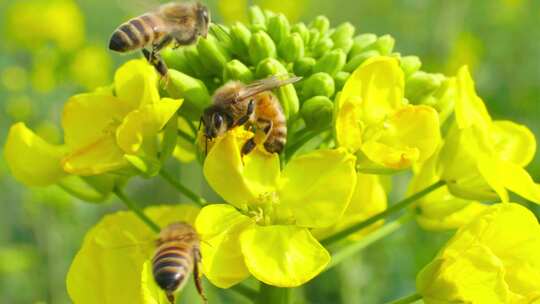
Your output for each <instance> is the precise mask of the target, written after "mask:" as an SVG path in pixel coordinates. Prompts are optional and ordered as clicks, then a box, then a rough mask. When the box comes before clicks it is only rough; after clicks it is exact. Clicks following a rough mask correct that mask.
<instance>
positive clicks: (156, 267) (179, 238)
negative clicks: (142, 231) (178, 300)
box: [152, 222, 207, 304]
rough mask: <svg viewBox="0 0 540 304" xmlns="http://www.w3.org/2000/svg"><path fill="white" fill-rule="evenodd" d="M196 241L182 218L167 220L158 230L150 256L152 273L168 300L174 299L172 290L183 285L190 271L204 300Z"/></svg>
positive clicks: (192, 230)
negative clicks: (155, 244) (155, 242)
mask: <svg viewBox="0 0 540 304" xmlns="http://www.w3.org/2000/svg"><path fill="white" fill-rule="evenodd" d="M199 242H200V241H199V236H198V235H197V232H196V231H195V229H193V227H192V226H191V225H189V224H187V223H185V222H178V223H173V224H170V225H169V226H167V227H165V228H163V229H162V230H161V232H160V233H159V238H158V240H157V249H156V252H155V254H154V258H153V259H152V273H153V275H154V279H155V281H156V283H157V284H158V286H159V287H160V288H161V289H163V291H165V294H166V295H167V299H168V300H169V301H170V302H171V304H174V303H175V293H176V292H178V291H179V290H180V289H182V288H183V287H184V285H185V284H186V282H187V280H188V276H189V275H190V274H191V272H193V277H194V279H195V286H196V288H197V291H198V292H199V294H200V295H201V297H202V299H203V301H204V302H205V303H206V302H207V300H206V296H205V295H204V292H203V288H202V282H201V278H200V275H199V265H198V264H199V263H200V261H201V253H200V244H199Z"/></svg>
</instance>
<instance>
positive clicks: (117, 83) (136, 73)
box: [114, 59, 159, 108]
mask: <svg viewBox="0 0 540 304" xmlns="http://www.w3.org/2000/svg"><path fill="white" fill-rule="evenodd" d="M157 84H158V76H157V74H156V71H155V70H154V68H153V67H152V66H151V65H149V64H148V62H146V60H142V59H139V60H131V61H128V62H127V63H125V64H124V65H122V66H121V67H120V68H119V69H118V70H117V71H116V73H115V75H114V87H115V92H116V96H118V98H120V99H122V100H124V101H127V102H129V103H130V104H131V106H132V107H133V108H138V107H139V106H141V105H143V104H146V103H154V102H157V101H159V92H158V88H157Z"/></svg>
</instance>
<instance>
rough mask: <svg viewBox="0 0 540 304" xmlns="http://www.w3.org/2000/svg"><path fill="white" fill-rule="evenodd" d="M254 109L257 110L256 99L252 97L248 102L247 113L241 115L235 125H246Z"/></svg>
mask: <svg viewBox="0 0 540 304" xmlns="http://www.w3.org/2000/svg"><path fill="white" fill-rule="evenodd" d="M253 111H255V101H254V100H253V99H252V100H250V101H249V103H248V106H247V112H246V115H244V116H242V117H240V118H239V119H238V120H237V121H236V123H235V124H234V126H235V127H236V126H241V125H244V124H245V123H247V122H248V121H249V119H250V118H251V114H253Z"/></svg>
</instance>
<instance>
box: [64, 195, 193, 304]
mask: <svg viewBox="0 0 540 304" xmlns="http://www.w3.org/2000/svg"><path fill="white" fill-rule="evenodd" d="M198 212H199V209H198V208H195V207H192V206H188V205H176V206H153V207H150V208H147V209H146V210H145V213H146V215H148V216H149V217H150V218H151V219H152V220H153V221H154V222H155V223H157V224H158V225H159V226H160V227H165V226H167V225H169V224H171V223H174V222H179V221H184V222H188V223H191V224H193V222H194V221H195V218H196V217H197V214H198ZM156 238H157V235H156V234H155V233H154V232H153V231H152V230H151V229H150V228H149V227H148V226H147V225H145V224H144V222H142V221H141V220H140V219H139V218H137V216H135V214H134V213H133V212H127V211H121V212H117V213H114V214H110V215H107V216H105V217H104V218H103V219H102V220H101V221H100V222H99V223H98V224H97V225H96V226H94V227H93V228H92V229H91V230H90V231H89V232H88V233H87V234H86V237H85V238H84V242H83V244H82V246H81V248H80V250H79V252H77V255H76V256H75V258H74V260H73V262H72V264H71V267H70V268H69V272H68V275H67V290H68V294H69V296H70V298H71V300H72V301H73V303H79V304H85V303H88V304H95V303H103V304H113V303H114V304H116V303H130V304H150V303H151V304H168V303H169V301H168V300H167V298H166V296H165V293H164V292H163V291H161V290H160V289H159V287H158V286H157V284H156V283H155V281H154V278H153V277H152V261H151V259H152V256H153V253H154V250H155V247H153V244H154V241H155V239H156Z"/></svg>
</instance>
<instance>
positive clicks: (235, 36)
mask: <svg viewBox="0 0 540 304" xmlns="http://www.w3.org/2000/svg"><path fill="white" fill-rule="evenodd" d="M250 40H251V32H250V30H249V29H248V28H247V27H246V26H245V25H244V24H243V23H240V22H236V23H235V24H234V25H233V26H231V43H232V46H231V49H232V52H233V54H235V55H236V56H238V57H240V58H241V59H246V60H247V59H249V51H248V49H249V41H250Z"/></svg>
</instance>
